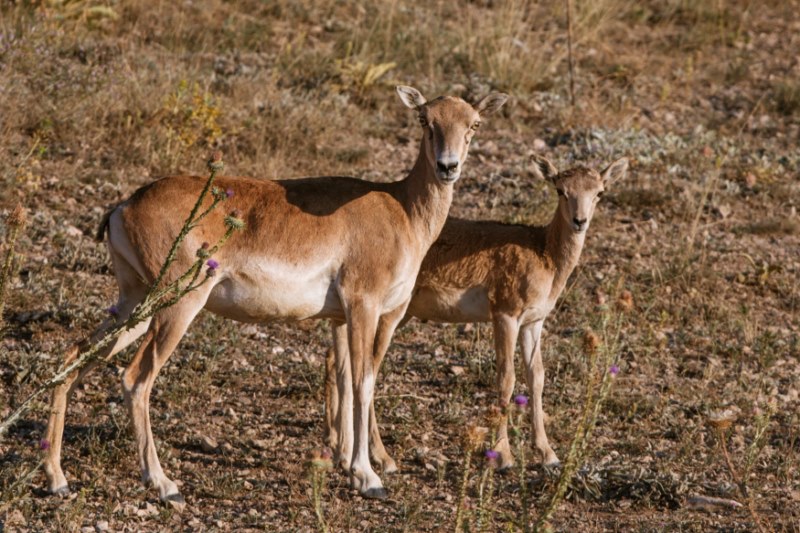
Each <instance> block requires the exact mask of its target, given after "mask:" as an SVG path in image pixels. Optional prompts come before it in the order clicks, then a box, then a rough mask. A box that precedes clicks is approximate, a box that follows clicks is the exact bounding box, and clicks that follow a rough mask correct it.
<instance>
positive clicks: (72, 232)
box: [64, 226, 83, 237]
mask: <svg viewBox="0 0 800 533" xmlns="http://www.w3.org/2000/svg"><path fill="white" fill-rule="evenodd" d="M64 232H65V233H66V234H67V235H69V236H70V237H80V236H82V235H83V232H82V231H81V230H79V229H78V228H76V227H75V226H67V227H66V229H65V230H64Z"/></svg>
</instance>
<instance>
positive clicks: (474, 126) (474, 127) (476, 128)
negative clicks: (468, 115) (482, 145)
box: [469, 122, 481, 131]
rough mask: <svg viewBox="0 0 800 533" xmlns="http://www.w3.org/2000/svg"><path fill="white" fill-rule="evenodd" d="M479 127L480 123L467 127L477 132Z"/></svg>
mask: <svg viewBox="0 0 800 533" xmlns="http://www.w3.org/2000/svg"><path fill="white" fill-rule="evenodd" d="M480 127H481V123H480V122H475V123H474V124H472V126H470V127H469V129H471V130H472V131H477V130H478V128H480Z"/></svg>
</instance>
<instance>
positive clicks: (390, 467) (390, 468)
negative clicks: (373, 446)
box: [383, 461, 397, 474]
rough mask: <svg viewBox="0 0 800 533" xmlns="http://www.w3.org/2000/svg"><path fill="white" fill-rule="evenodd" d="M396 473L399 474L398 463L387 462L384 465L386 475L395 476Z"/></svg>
mask: <svg viewBox="0 0 800 533" xmlns="http://www.w3.org/2000/svg"><path fill="white" fill-rule="evenodd" d="M395 472H397V463H395V462H394V461H387V462H385V463H384V464H383V473H384V474H394V473H395Z"/></svg>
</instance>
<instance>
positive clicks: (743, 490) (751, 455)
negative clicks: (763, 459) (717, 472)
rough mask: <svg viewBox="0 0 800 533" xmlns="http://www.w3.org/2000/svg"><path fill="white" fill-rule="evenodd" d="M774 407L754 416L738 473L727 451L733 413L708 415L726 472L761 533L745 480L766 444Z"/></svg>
mask: <svg viewBox="0 0 800 533" xmlns="http://www.w3.org/2000/svg"><path fill="white" fill-rule="evenodd" d="M775 409H776V406H775V405H774V404H768V406H767V411H766V412H762V413H759V414H758V415H757V416H756V431H755V435H754V436H753V442H752V443H751V444H750V446H749V447H748V448H747V455H746V457H745V464H744V471H743V472H742V473H739V471H738V470H737V469H736V468H735V467H734V466H733V461H732V460H731V455H730V453H729V452H728V446H727V441H728V430H729V429H730V427H731V425H732V424H733V421H734V420H735V414H734V413H732V412H730V411H724V412H722V413H711V414H710V415H709V417H708V422H709V425H711V427H712V428H714V430H715V432H716V434H717V441H718V442H719V447H720V451H722V456H723V457H724V458H725V465H726V466H727V468H728V472H729V473H730V475H731V478H733V481H734V483H735V484H736V487H737V488H738V489H739V494H740V495H741V497H742V498H743V499H744V501H745V504H746V507H747V511H748V513H749V514H750V517H751V518H752V519H753V522H754V523H755V526H756V529H758V531H759V532H761V533H764V532H765V531H767V529H765V528H764V525H763V524H762V523H761V517H760V516H759V514H758V512H757V511H756V507H755V504H754V502H753V495H752V494H751V493H750V491H749V490H748V487H747V480H748V479H749V477H750V470H751V469H752V468H753V465H754V464H755V462H756V459H758V456H759V454H760V453H761V450H763V449H764V446H765V445H766V442H767V439H766V435H767V429H768V428H769V422H770V418H771V417H772V415H774V414H775Z"/></svg>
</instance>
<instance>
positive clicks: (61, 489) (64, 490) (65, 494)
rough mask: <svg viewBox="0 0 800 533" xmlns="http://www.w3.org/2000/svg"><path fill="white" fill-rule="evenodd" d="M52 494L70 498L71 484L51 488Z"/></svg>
mask: <svg viewBox="0 0 800 533" xmlns="http://www.w3.org/2000/svg"><path fill="white" fill-rule="evenodd" d="M50 494H52V495H53V496H58V497H59V498H69V485H64V486H63V487H58V488H57V489H54V490H51V491H50Z"/></svg>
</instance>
